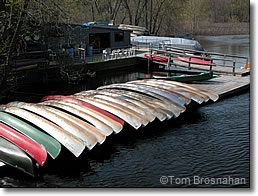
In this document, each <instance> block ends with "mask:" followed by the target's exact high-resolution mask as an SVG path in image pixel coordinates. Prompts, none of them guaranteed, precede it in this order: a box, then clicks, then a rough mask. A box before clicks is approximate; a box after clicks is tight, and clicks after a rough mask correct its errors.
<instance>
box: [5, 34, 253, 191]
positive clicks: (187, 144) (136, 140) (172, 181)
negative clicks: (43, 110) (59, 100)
mask: <svg viewBox="0 0 258 196" xmlns="http://www.w3.org/2000/svg"><path fill="white" fill-rule="evenodd" d="M219 37H221V36H219ZM205 39H206V40H207V39H208V38H207V37H206V38H205ZM210 39H211V40H214V39H215V40H217V39H219V38H215V37H210ZM244 39H245V38H244ZM236 40H237V43H238V44H236V45H237V47H238V45H239V44H240V45H241V44H242V41H239V39H236ZM229 44H230V43H229ZM245 44H246V42H245V41H243V45H244V46H245ZM222 45H224V42H223V43H222ZM207 46H208V45H207ZM207 46H205V48H206V49H208V50H210V49H209V48H208V47H207ZM211 46H212V47H213V45H212V44H211ZM231 46H232V47H234V44H231ZM214 47H215V48H216V47H217V46H214ZM232 51H233V49H232ZM224 52H225V51H224ZM240 55H242V53H241V54H240ZM139 74H140V73H136V72H133V73H122V72H121V73H116V74H113V77H106V79H105V80H104V81H101V82H100V84H95V85H96V86H98V85H103V84H107V83H113V82H123V81H127V80H132V79H136V78H137V77H139ZM92 85H93V84H92ZM93 86H94V85H93ZM80 88H81V90H83V89H85V88H86V87H85V86H82V87H79V88H72V87H71V89H65V90H63V91H64V92H67V93H68V94H69V93H70V94H72V93H74V92H78V91H79V90H80ZM60 92H61V91H59V93H60ZM51 94H52V93H51ZM249 104H250V93H245V94H241V95H237V96H234V97H231V98H228V99H225V100H221V101H219V102H217V103H212V104H209V105H205V106H202V107H199V108H188V109H187V112H186V113H184V114H183V115H182V116H180V117H179V118H177V119H173V120H170V121H167V122H163V123H160V122H158V121H155V122H154V123H151V124H150V125H148V126H147V127H145V128H143V129H139V130H137V131H136V130H134V129H132V128H130V127H129V126H127V127H125V129H124V130H123V131H122V132H121V133H120V134H117V135H112V136H111V137H108V138H107V140H106V141H105V143H104V144H103V145H101V146H97V147H96V148H94V149H93V150H92V151H91V152H85V153H83V154H82V155H81V156H80V157H79V158H75V157H73V156H72V155H71V154H70V153H68V152H67V151H66V150H65V149H62V153H61V155H60V156H59V157H58V158H57V159H56V160H51V158H50V157H48V160H47V163H46V165H45V166H44V167H43V168H42V169H41V170H40V175H39V178H38V179H35V180H33V179H31V178H30V177H27V176H26V175H24V174H23V173H20V172H19V171H17V170H14V169H12V168H11V167H4V168H2V169H1V168H0V187H248V186H249V175H250V173H249V170H250V165H249V162H250V161H249V158H250V154H249V151H250V142H249V140H250V138H249V137H250V106H249ZM172 176H174V177H172ZM194 176H196V178H194ZM200 178H205V179H206V181H205V180H203V181H202V182H200ZM194 179H199V181H194ZM216 179H217V180H219V179H220V180H221V179H229V180H228V181H224V182H225V183H224V184H223V183H222V181H217V182H216V183H213V181H212V180H216ZM230 179H231V180H230ZM234 180H239V181H237V182H239V183H236V181H234Z"/></svg>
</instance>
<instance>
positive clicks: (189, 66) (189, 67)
mask: <svg viewBox="0 0 258 196" xmlns="http://www.w3.org/2000/svg"><path fill="white" fill-rule="evenodd" d="M191 59H192V58H191V57H189V62H188V69H189V70H191Z"/></svg>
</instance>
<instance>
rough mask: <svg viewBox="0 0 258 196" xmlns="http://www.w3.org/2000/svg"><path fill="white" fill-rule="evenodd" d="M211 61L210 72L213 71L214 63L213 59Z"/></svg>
mask: <svg viewBox="0 0 258 196" xmlns="http://www.w3.org/2000/svg"><path fill="white" fill-rule="evenodd" d="M210 61H211V64H210V73H212V66H213V65H212V63H213V59H211V60H210Z"/></svg>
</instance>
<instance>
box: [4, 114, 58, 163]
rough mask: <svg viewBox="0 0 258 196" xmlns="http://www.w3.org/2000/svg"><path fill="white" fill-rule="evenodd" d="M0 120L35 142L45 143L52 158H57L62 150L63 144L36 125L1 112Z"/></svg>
mask: <svg viewBox="0 0 258 196" xmlns="http://www.w3.org/2000/svg"><path fill="white" fill-rule="evenodd" d="M0 121H1V122H3V123H5V124H7V125H9V126H10V127H12V128H14V129H15V130H17V131H19V132H21V133H23V134H24V135H26V136H27V137H29V138H31V139H32V140H34V141H35V142H37V143H39V144H41V145H43V146H44V147H45V148H46V150H47V152H48V154H49V155H50V156H51V157H52V158H54V159H55V158H56V157H57V156H58V155H59V153H60V151H61V144H60V143H59V142H58V141H57V140H55V139H54V138H52V137H51V136H49V135H47V134H45V133H43V132H42V131H40V130H39V129H37V128H36V127H33V126H31V125H30V124H28V123H26V122H25V121H22V120H20V119H18V118H16V117H14V116H12V115H10V114H7V113H5V112H0Z"/></svg>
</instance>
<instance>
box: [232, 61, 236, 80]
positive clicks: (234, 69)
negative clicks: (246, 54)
mask: <svg viewBox="0 0 258 196" xmlns="http://www.w3.org/2000/svg"><path fill="white" fill-rule="evenodd" d="M235 75H236V61H235V60H234V61H233V76H235Z"/></svg>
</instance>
